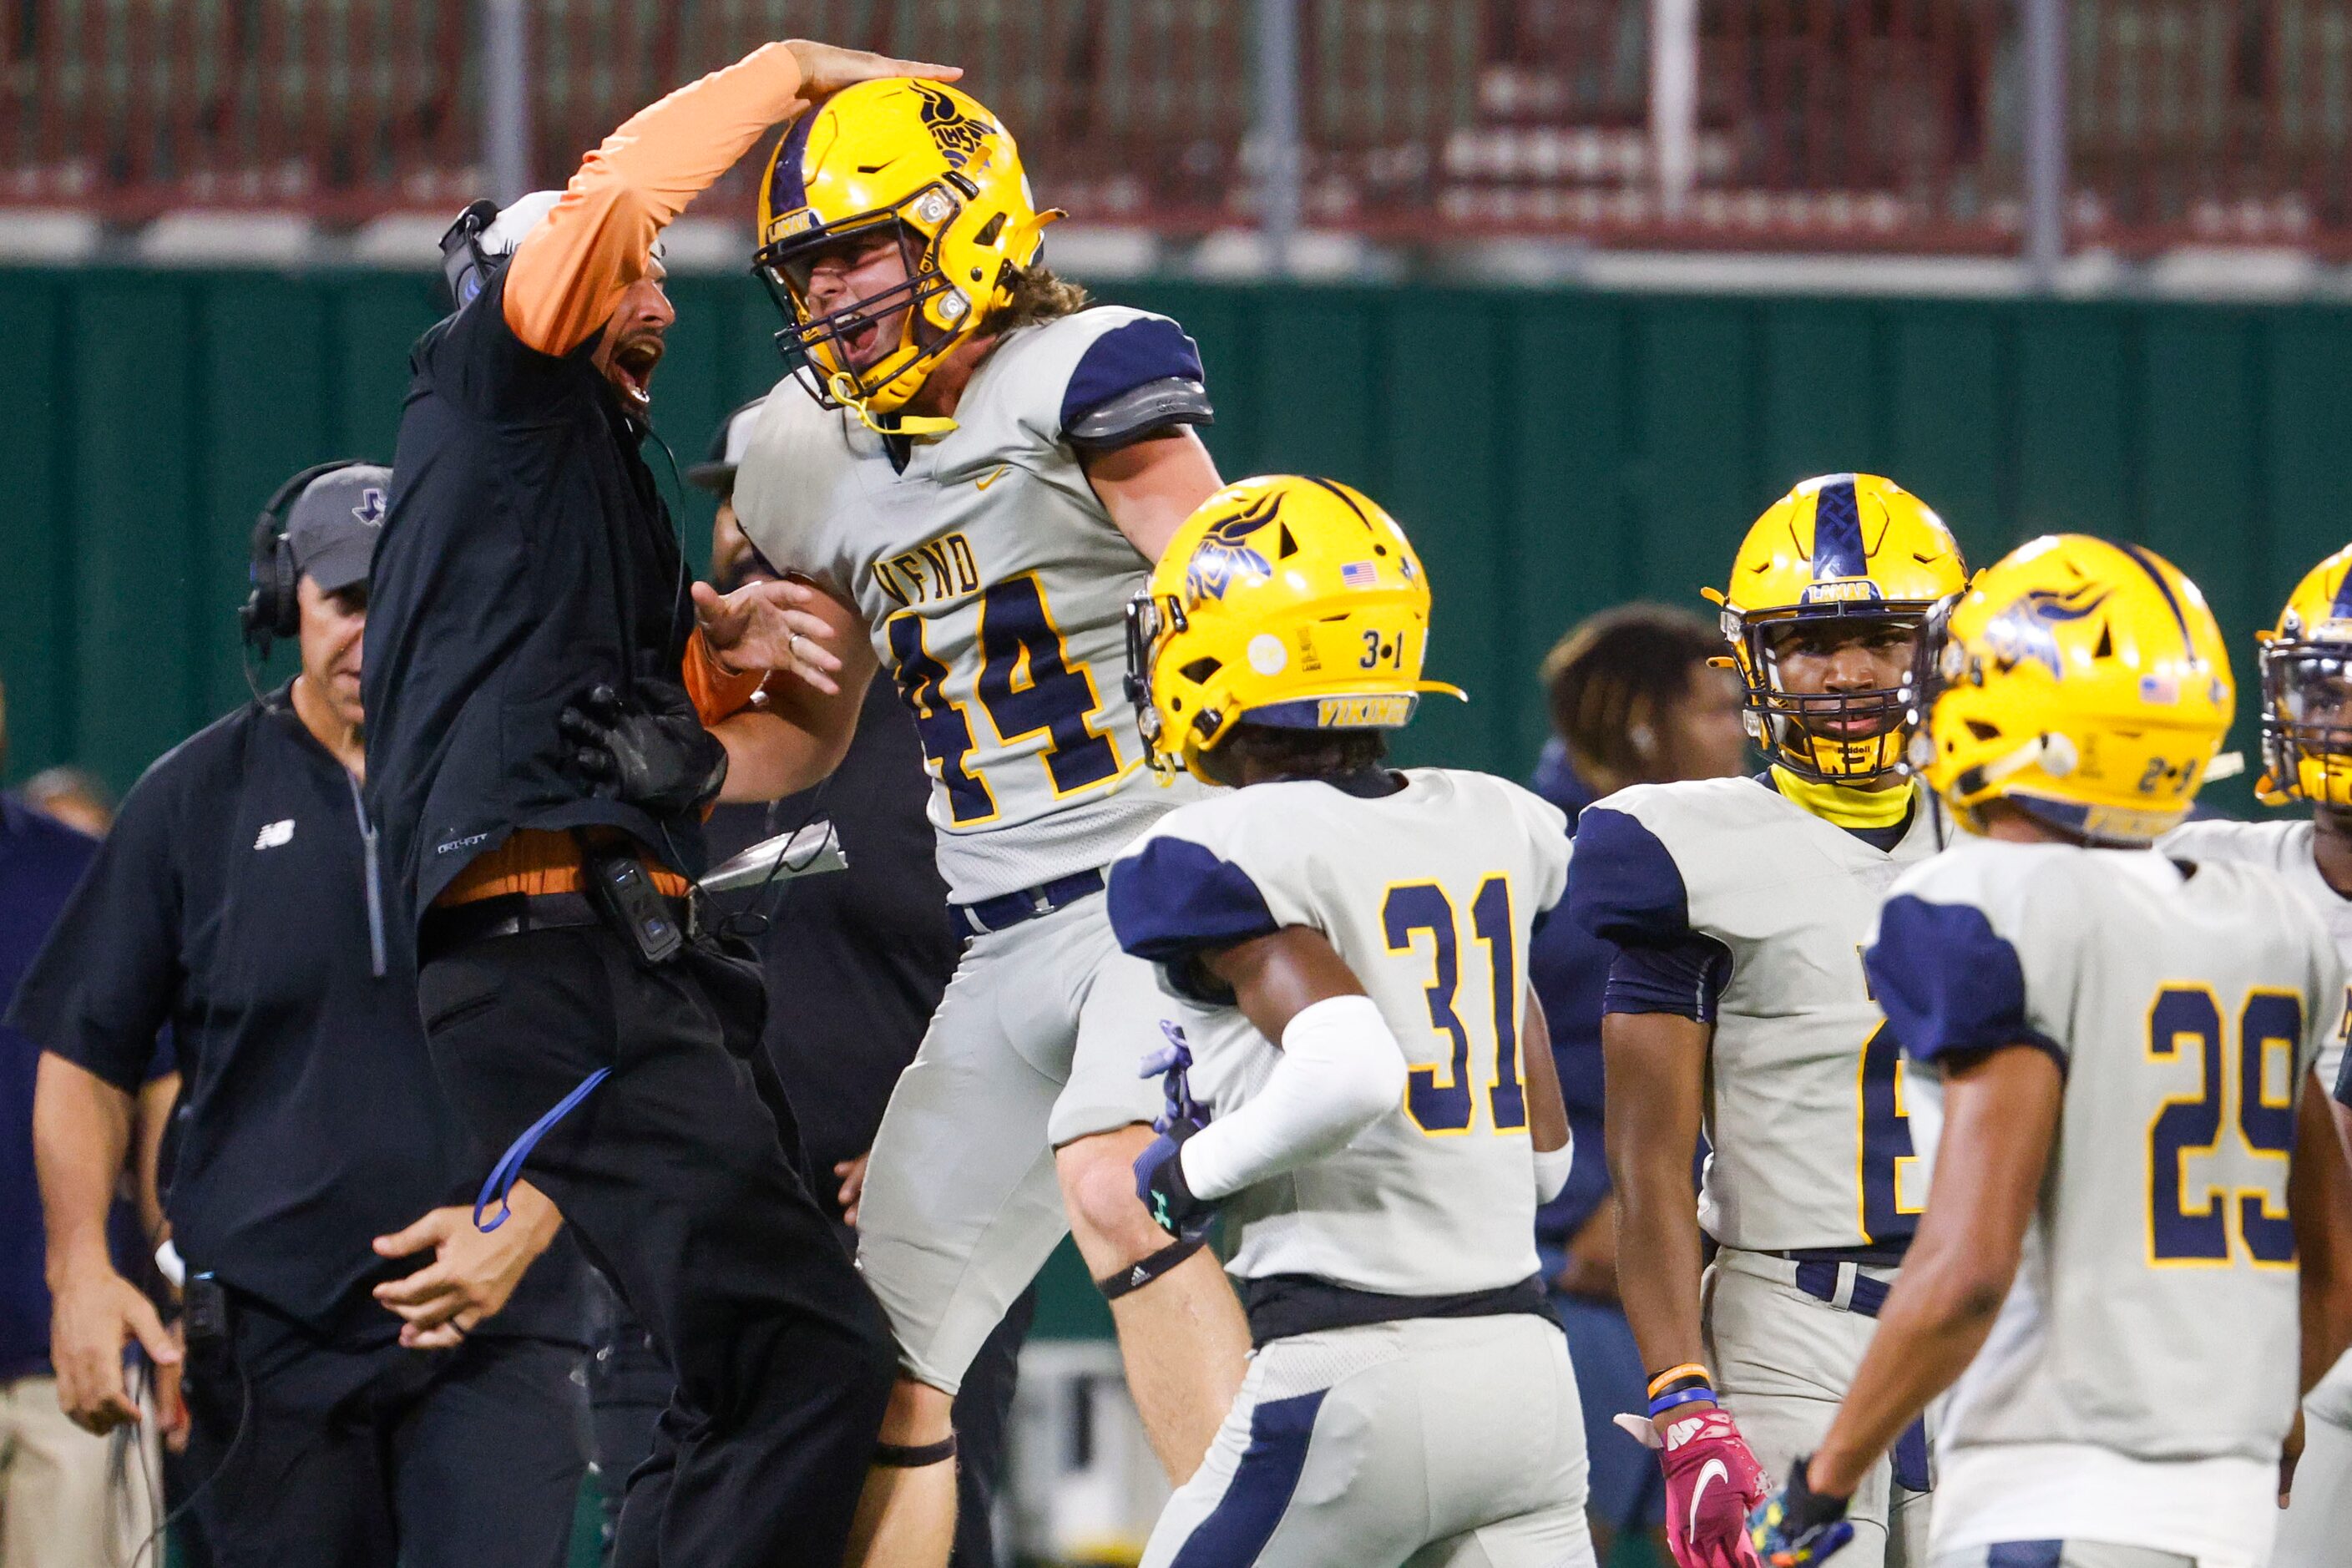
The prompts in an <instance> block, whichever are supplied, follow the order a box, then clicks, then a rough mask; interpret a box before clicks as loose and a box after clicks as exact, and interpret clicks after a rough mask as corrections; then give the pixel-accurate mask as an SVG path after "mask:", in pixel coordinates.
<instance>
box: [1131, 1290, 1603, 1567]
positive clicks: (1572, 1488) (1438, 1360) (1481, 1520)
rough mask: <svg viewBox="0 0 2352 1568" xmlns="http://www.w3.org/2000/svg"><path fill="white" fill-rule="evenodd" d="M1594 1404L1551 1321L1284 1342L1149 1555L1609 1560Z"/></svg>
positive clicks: (1352, 1560) (1246, 1382) (1234, 1560)
mask: <svg viewBox="0 0 2352 1568" xmlns="http://www.w3.org/2000/svg"><path fill="white" fill-rule="evenodd" d="M1584 1480H1585V1457H1584V1416H1583V1412H1582V1407H1581V1406H1580V1405H1579V1403H1578V1401H1577V1396H1576V1373H1575V1372H1574V1371H1573V1370H1572V1369H1571V1368H1570V1365H1569V1362H1568V1342H1567V1340H1566V1339H1565V1338H1564V1337H1563V1336H1562V1335H1561V1333H1560V1331H1559V1329H1558V1328H1557V1327H1555V1326H1554V1325H1553V1324H1552V1323H1551V1321H1549V1319H1546V1318H1538V1317H1535V1316H1532V1315H1530V1314H1527V1313H1514V1314H1511V1315H1508V1316H1504V1317H1493V1318H1445V1319H1439V1318H1418V1319H1412V1320H1410V1321H1405V1322H1399V1323H1379V1324H1374V1325H1372V1326H1370V1327H1367V1328H1357V1329H1334V1330H1330V1331H1326V1332H1323V1333H1314V1334H1300V1335H1298V1336H1297V1337H1295V1338H1292V1339H1284V1340H1276V1341H1275V1342H1273V1343H1271V1344H1269V1345H1266V1346H1265V1347H1264V1348H1262V1349H1260V1350H1259V1351H1258V1352H1256V1353H1255V1355H1253V1356H1252V1357H1251V1358H1250V1368H1249V1374H1248V1375H1247V1376H1246V1377H1245V1378H1244V1379H1243V1381H1242V1391H1241V1394H1240V1396H1239V1397H1238V1398H1237V1399H1235V1400H1234V1408H1233V1410H1232V1412H1231V1413H1230V1414H1229V1415H1227V1416H1226V1417H1225V1423H1224V1425H1223V1426H1222V1427H1221V1428H1219V1430H1218V1432H1217V1440H1216V1441H1215V1443H1213V1445H1211V1447H1210V1448H1209V1457H1208V1458H1206V1459H1204V1460H1203V1461H1202V1465H1201V1468H1200V1469H1199V1470H1198V1471H1197V1472H1195V1473H1194V1475H1193V1477H1192V1479H1191V1480H1189V1481H1187V1482H1185V1483H1184V1485H1183V1486H1182V1487H1181V1488H1179V1489H1177V1492H1176V1495H1175V1496H1174V1497H1173V1498H1171V1500H1169V1503H1168V1508H1167V1510H1166V1511H1165V1512H1163V1513H1162V1514H1161V1515H1160V1522H1159V1524H1158V1525H1157V1526H1156V1527H1154V1529H1153V1530H1152V1531H1151V1541H1150V1544H1149V1545H1147V1546H1146V1547H1145V1548H1144V1551H1143V1564H1142V1568H1247V1565H1249V1564H1263V1565H1264V1568H1399V1565H1400V1564H1403V1565H1409V1568H1592V1539H1591V1536H1590V1535H1589V1534H1588V1533H1587V1532H1586V1530H1585V1524H1584Z"/></svg>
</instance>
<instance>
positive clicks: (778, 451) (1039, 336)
mask: <svg viewBox="0 0 2352 1568" xmlns="http://www.w3.org/2000/svg"><path fill="white" fill-rule="evenodd" d="M1168 376H1189V377H1190V378H1192V379H1194V380H1197V379H1198V378H1199V376H1200V360H1199V356H1198V354H1197V353H1196V352H1195V351H1194V350H1193V349H1192V343H1191V340H1190V339H1187V338H1186V337H1185V336H1184V334H1183V332H1182V331H1181V329H1180V328H1178V327H1177V325H1176V324H1175V323H1174V322H1173V321H1169V320H1168V319H1167V318H1166V317H1164V316H1155V315H1151V314H1150V313H1149V312H1146V311H1142V310H1127V309H1124V308H1121V307H1117V306H1098V307H1096V308H1094V309H1091V310H1081V311H1079V312H1078V313H1077V314H1076V315H1073V316H1066V317H1062V318H1060V319H1058V320H1055V321H1048V322H1046V323H1045V324H1043V325H1041V326H1034V327H1026V328H1022V329H1018V330H1015V331H1011V332H1007V333H1006V334H1005V335H1004V337H1003V340H1002V341H1001V342H999V343H998V345H997V347H996V348H995V350H994V351H993V352H992V353H990V354H989V356H988V357H987V358H986V359H984V360H982V362H981V364H980V367H979V369H978V370H976V371H975V372H974V373H973V374H972V378H971V383H970V384H969V385H968V386H967V387H966V388H965V390H964V394H963V396H962V399H961V402H960V403H959V404H958V405H957V407H956V415H955V417H956V422H957V423H956V428H955V429H954V430H952V431H950V433H948V434H947V435H946V436H944V437H940V438H939V439H936V440H919V441H912V442H905V443H899V442H895V441H894V442H887V443H886V442H885V441H884V439H883V438H882V437H879V436H877V435H876V434H875V433H874V432H873V431H871V430H869V429H867V428H866V426H864V425H863V424H861V423H860V422H859V421H858V419H857V417H856V415H854V414H852V413H850V412H849V411H847V410H845V409H826V408H823V407H820V406H819V405H817V403H816V401H815V399H814V398H813V397H811V396H810V395H808V393H807V391H806V389H805V388H803V387H802V386H801V385H800V384H799V383H798V382H796V381H789V380H788V381H787V382H785V383H783V384H779V385H778V386H777V388H776V389H775V391H774V392H772V394H770V395H769V397H768V400H767V405H766V406H765V408H764V409H762V410H761V414H760V416H759V424H758V426H756V428H755V429H754V430H753V432H752V436H751V446H750V447H749V449H748V450H747V451H746V452H745V453H744V457H743V462H742V465H741V467H740V469H739V470H738V472H737V475H736V481H735V510H736V514H737V515H738V517H740V519H741V521H742V525H743V531H744V534H745V535H746V536H747V537H748V538H749V539H750V540H751V542H752V543H753V544H754V545H756V546H758V547H759V550H760V553H761V555H763V556H765V557H766V558H767V560H768V561H769V563H771V564H772V565H774V566H775V567H777V568H778V569H779V570H782V571H786V572H794V573H799V574H804V575H806V576H808V577H810V578H812V579H814V581H815V582H817V583H819V584H822V585H824V587H825V588H827V589H828V590H830V591H831V592H832V593H834V594H835V595H838V596H840V597H841V598H842V599H844V600H845V601H847V602H848V603H851V604H854V605H856V606H857V608H858V610H859V612H860V613H861V614H862V615H863V616H864V617H865V619H866V626H867V627H868V628H869V629H870V630H871V632H872V634H873V639H874V649H875V652H876V653H877V655H878V656H879V657H880V658H881V661H882V668H883V669H884V670H885V671H887V672H888V673H889V674H890V675H891V676H892V677H893V678H894V679H896V681H897V683H898V690H899V693H900V695H901V696H902V697H903V698H904V699H905V700H906V702H907V705H908V708H909V709H911V710H913V712H914V714H915V719H916V723H917V727H918V728H919V731H921V735H922V742H923V754H924V758H925V761H926V764H927V766H928V767H929V771H930V773H931V776H932V780H933V786H932V792H931V804H930V816H931V823H932V826H934V827H935V828H937V829H938V833H939V864H940V874H941V875H942V876H944V877H945V878H946V879H947V882H948V887H949V890H950V894H951V896H952V897H954V898H955V899H956V900H958V901H959V902H966V903H969V902H971V901H974V900H980V899H985V898H990V897H993V896H994V895H996V894H999V893H1004V892H1010V891H1013V890H1014V889H1020V888H1027V887H1034V886H1035V885H1037V884H1039V883H1042V882H1046V881H1050V880H1052V879H1055V878H1056V877H1061V876H1066V875H1068V874H1070V873H1072V872H1076V871H1082V870H1087V869H1089V868H1094V867H1097V866H1103V865H1107V864H1108V862H1109V861H1110V859H1111V858H1112V857H1114V856H1115V855H1117V854H1118V850H1119V848H1120V847H1122V846H1123V845H1125V844H1127V843H1129V841H1130V840H1132V839H1133V838H1134V837H1135V836H1136V834H1138V833H1139V832H1140V831H1141V830H1142V829H1143V828H1144V827H1145V826H1147V825H1149V824H1150V822H1151V821H1152V820H1153V819H1154V818H1155V817H1157V816H1159V815H1160V813H1162V812H1164V811H1166V810H1168V809H1169V808H1170V807H1171V806H1172V805H1176V804H1177V803H1179V802H1180V801H1181V800H1185V799H1189V798H1191V797H1192V795H1195V794H1197V793H1199V792H1198V790H1197V789H1196V788H1195V787H1194V786H1192V785H1191V784H1176V785H1174V786H1172V787H1162V786H1156V785H1155V784H1154V783H1153V781H1152V780H1151V779H1150V777H1149V776H1148V770H1147V769H1145V768H1144V765H1143V748H1142V743H1141V742H1140V741H1139V738H1138V737H1137V734H1136V726H1135V712H1134V710H1133V708H1132V707H1131V706H1130V705H1129V702H1128V700H1127V698H1126V696H1125V694H1124V691H1123V690H1122V687H1121V679H1122V677H1123V676H1124V675H1125V674H1126V670H1127V645H1126V629H1125V628H1126V619H1125V617H1126V608H1127V601H1128V599H1129V596H1130V595H1133V594H1134V593H1135V592H1136V590H1137V589H1139V588H1140V587H1141V586H1142V585H1143V583H1144V581H1145V578H1146V576H1147V575H1148V573H1149V567H1148V566H1147V565H1146V563H1145V562H1144V560H1143V558H1142V557H1141V556H1140V555H1139V554H1137V553H1136V551H1135V547H1134V546H1133V545H1131V544H1129V542H1127V539H1126V537H1125V536H1124V535H1122V534H1121V533H1120V532H1119V531H1118V526H1117V525H1116V524H1115V523H1113V522H1112V521H1111V519H1110V514H1109V513H1108V511H1107V510H1105V509H1104V507H1103V504H1102V501H1101V500H1099V499H1098V498H1097V496H1096V494H1095V492H1094V490H1093V489H1092V487H1091V486H1089V485H1088V483H1087V476H1086V472H1085V470H1084V468H1082V467H1081V466H1080V462H1079V456H1078V453H1077V451H1076V448H1075V447H1072V446H1071V445H1070V443H1069V440H1068V439H1067V435H1066V431H1067V428H1068V426H1070V425H1071V424H1072V423H1074V422H1075V421H1076V419H1077V418H1079V417H1080V416H1082V415H1083V413H1084V412H1085V411H1087V409H1089V408H1092V407H1094V406H1097V405H1099V404H1100V403H1102V402H1103V401H1104V400H1105V399H1106V398H1108V397H1110V396H1114V395H1118V394H1120V393H1123V392H1126V391H1129V390H1131V389H1132V388H1134V387H1135V386H1138V385H1140V384H1147V383H1149V382H1150V381H1153V380H1157V379H1160V378H1163V377H1168ZM894 446H895V447H897V448H898V450H897V451H896V452H895V453H894V452H893V451H892V449H891V448H892V447H894Z"/></svg>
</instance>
